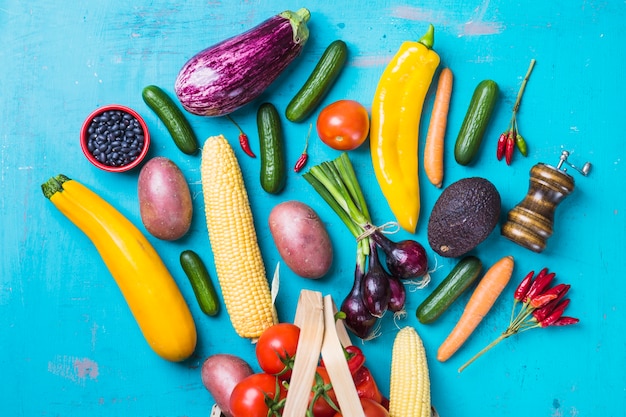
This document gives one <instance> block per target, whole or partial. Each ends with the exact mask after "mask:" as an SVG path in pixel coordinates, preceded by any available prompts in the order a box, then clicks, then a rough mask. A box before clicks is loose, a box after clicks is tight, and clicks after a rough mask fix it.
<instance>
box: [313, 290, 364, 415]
mask: <svg viewBox="0 0 626 417" xmlns="http://www.w3.org/2000/svg"><path fill="white" fill-rule="evenodd" d="M324 324H325V328H324V341H323V342H322V359H324V365H325V366H326V370H327V371H328V376H329V377H330V382H331V383H332V384H333V388H334V390H335V394H336V395H337V402H338V403H339V408H340V409H341V412H342V414H343V415H344V416H350V417H365V413H364V412H363V408H362V407H361V402H360V400H359V395H358V393H357V390H356V387H355V385H354V381H353V379H352V374H351V373H350V369H349V368H348V362H347V361H346V358H345V356H344V354H343V348H342V345H341V343H340V342H339V337H338V336H337V324H336V322H335V308H334V304H333V299H332V297H331V296H330V295H327V296H325V297H324Z"/></svg>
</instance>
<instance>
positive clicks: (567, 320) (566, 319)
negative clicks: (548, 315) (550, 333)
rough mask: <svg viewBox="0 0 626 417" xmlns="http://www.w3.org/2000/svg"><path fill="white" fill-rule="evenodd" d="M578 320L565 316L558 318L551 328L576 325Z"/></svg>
mask: <svg viewBox="0 0 626 417" xmlns="http://www.w3.org/2000/svg"><path fill="white" fill-rule="evenodd" d="M579 321H580V320H578V319H577V318H575V317H567V316H561V317H559V319H558V320H557V321H555V322H554V323H553V324H552V325H553V326H569V325H570V324H576V323H578V322H579Z"/></svg>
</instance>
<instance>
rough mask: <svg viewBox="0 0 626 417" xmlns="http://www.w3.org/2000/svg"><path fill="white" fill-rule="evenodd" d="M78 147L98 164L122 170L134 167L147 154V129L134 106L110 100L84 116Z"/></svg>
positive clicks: (148, 133) (105, 167)
mask: <svg viewBox="0 0 626 417" xmlns="http://www.w3.org/2000/svg"><path fill="white" fill-rule="evenodd" d="M142 137H143V140H142V139H141V138H142ZM80 147H81V149H82V150H83V153H84V154H85V156H86V157H87V159H88V160H89V162H91V163H92V164H93V165H95V166H97V167H98V168H100V169H102V170H104V171H109V172H124V171H128V170H131V169H133V168H135V167H136V166H137V165H139V164H140V163H141V161H142V160H143V159H144V158H145V157H146V154H147V153H148V149H149V148H150V132H148V126H146V122H145V121H144V120H143V119H142V117H141V116H140V115H139V113H137V112H136V111H135V110H133V109H131V108H129V107H126V106H121V105H119V104H111V105H108V106H103V107H100V108H98V109H96V110H94V111H93V112H92V113H91V114H90V115H89V116H88V117H87V119H86V120H85V122H84V123H83V127H82V129H81V130H80Z"/></svg>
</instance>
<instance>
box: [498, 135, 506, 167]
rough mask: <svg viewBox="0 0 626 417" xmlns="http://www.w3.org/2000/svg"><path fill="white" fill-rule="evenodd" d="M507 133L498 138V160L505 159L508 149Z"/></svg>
mask: <svg viewBox="0 0 626 417" xmlns="http://www.w3.org/2000/svg"><path fill="white" fill-rule="evenodd" d="M506 136H507V135H506V132H504V133H502V134H501V135H500V137H499V138H498V148H497V150H496V158H498V161H501V160H502V158H503V157H504V150H505V149H506Z"/></svg>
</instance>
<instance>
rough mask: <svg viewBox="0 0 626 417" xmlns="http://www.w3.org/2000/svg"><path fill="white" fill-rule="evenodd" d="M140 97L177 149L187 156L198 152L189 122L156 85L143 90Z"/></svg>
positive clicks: (194, 135) (196, 141)
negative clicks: (156, 117)
mask: <svg viewBox="0 0 626 417" xmlns="http://www.w3.org/2000/svg"><path fill="white" fill-rule="evenodd" d="M141 96H142V97H143V101H144V102H145V103H146V104H147V105H148V107H150V108H151V109H152V111H154V112H155V113H156V115H157V116H158V117H159V119H160V120H161V121H162V122H163V124H164V125H165V127H166V128H167V130H168V132H170V135H171V136H172V139H173V140H174V143H175V144H176V146H177V147H178V149H180V150H181V151H183V152H184V153H186V154H187V155H194V154H195V153H196V152H198V149H199V148H200V147H199V146H198V139H197V138H196V134H195V133H194V132H193V129H192V128H191V125H190V124H189V121H188V120H187V119H186V118H185V115H184V114H183V112H182V111H181V110H180V108H179V107H178V106H177V105H176V103H174V101H173V100H172V99H171V98H170V96H168V95H167V93H165V91H163V90H162V89H161V88H160V87H157V86H156V85H149V86H147V87H145V88H144V89H143V91H142V92H141Z"/></svg>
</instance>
